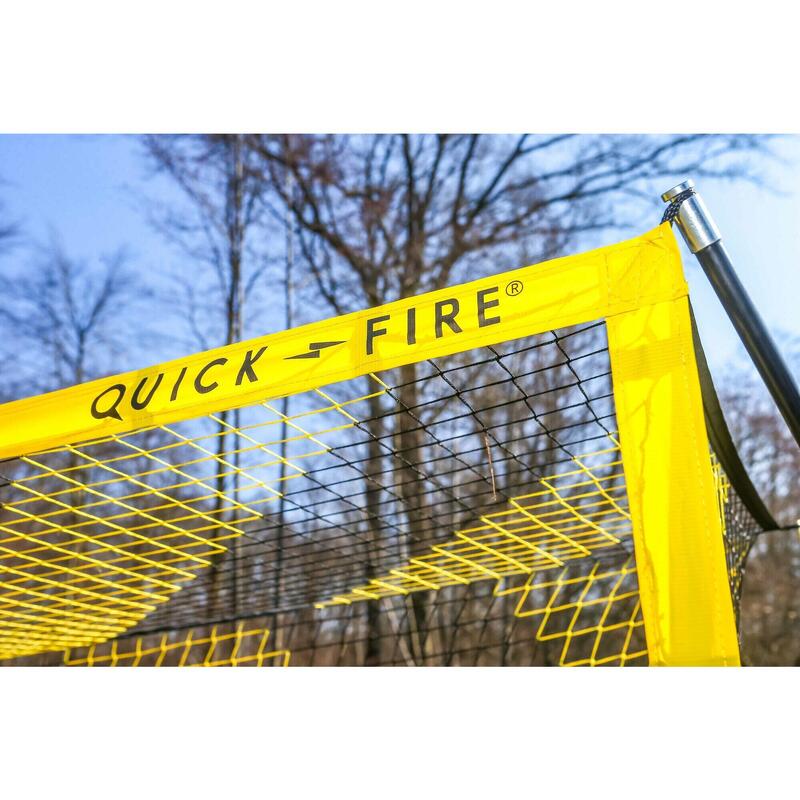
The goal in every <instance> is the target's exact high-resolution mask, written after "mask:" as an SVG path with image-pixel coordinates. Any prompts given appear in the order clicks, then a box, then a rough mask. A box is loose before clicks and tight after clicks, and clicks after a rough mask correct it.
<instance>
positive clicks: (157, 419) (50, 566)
mask: <svg viewBox="0 0 800 800" xmlns="http://www.w3.org/2000/svg"><path fill="white" fill-rule="evenodd" d="M0 420H2V428H0V458H1V459H4V460H3V461H2V462H0V503H2V505H1V506H0V659H6V660H12V659H16V661H15V663H20V660H22V661H24V660H25V659H28V661H29V662H30V660H31V659H33V660H34V661H36V663H63V664H67V665H86V666H93V665H130V666H144V665H153V666H159V665H195V664H197V665H208V666H211V665H222V664H228V665H232V666H236V665H248V664H250V665H258V666H262V665H286V664H292V665H294V664H563V665H583V664H586V665H601V664H629V663H630V664H638V663H643V664H646V663H650V664H738V662H739V654H738V644H737V634H736V617H735V605H736V602H737V601H738V594H737V591H738V589H739V588H740V582H741V558H739V556H741V554H742V553H744V552H745V550H746V546H747V542H746V541H745V538H742V537H741V536H739V537H738V538H737V536H736V533H737V530H741V526H739V527H737V524H738V523H737V520H738V519H740V518H741V515H739V516H734V515H732V511H731V509H733V508H734V506H735V504H736V503H737V502H738V498H737V497H736V493H735V492H734V491H732V490H731V487H730V484H729V483H728V481H727V479H726V478H725V476H724V473H723V472H722V471H721V469H720V467H719V465H718V464H716V462H714V461H713V460H712V454H711V448H710V444H709V438H708V434H707V430H706V424H705V420H704V410H703V396H702V393H701V389H700V382H699V378H698V370H697V365H696V359H695V345H694V343H693V337H692V327H691V318H690V312H689V306H688V295H687V287H686V283H685V280H684V278H683V273H682V270H681V266H680V258H679V255H678V251H677V248H676V245H675V241H674V239H673V236H672V232H671V230H670V228H669V226H668V225H662V226H660V227H659V228H656V229H655V230H653V231H651V232H649V233H647V234H645V235H644V236H641V237H638V238H636V239H633V240H630V241H627V242H623V243H621V244H618V245H614V246H612V247H608V248H603V249H601V250H596V251H592V252H591V253H587V254H583V255H578V256H572V257H569V258H565V259H559V260H557V261H553V262H548V263H546V264H541V265H536V266H532V267H526V268H523V269H520V270H514V271H512V272H508V273H504V274H500V275H496V276H493V277H491V278H487V279H483V280H480V281H476V282H474V283H471V284H465V285H463V286H457V287H452V288H449V289H444V290H441V291H438V292H433V293H431V294H428V295H423V296H420V297H415V298H409V299H406V300H401V301H397V302H395V303H391V304H389V305H386V306H383V307H380V308H375V309H368V310H365V311H363V312H358V313H355V314H350V315H346V316H343V317H338V318H336V319H333V320H328V321H325V322H320V323H314V324H312V325H308V326H304V327H301V328H297V329H294V330H291V331H286V332H284V333H279V334H273V335H271V336H266V337H263V338H261V339H258V340H253V341H250V342H243V343H239V344H235V345H230V346H228V347H226V348H221V349H219V350H215V351H209V352H207V353H199V354H196V355H194V356H191V357H188V358H185V359H180V360H178V361H174V362H170V363H168V364H162V365H158V366H156V367H152V368H148V369H144V370H141V371H138V372H133V373H127V374H124V375H118V376H112V377H109V378H105V379H101V380H99V381H94V382H92V383H88V384H82V385H80V386H76V387H71V388H68V389H64V390H61V391H58V392H54V393H51V394H49V395H42V396H40V397H34V398H29V399H23V400H18V401H15V402H12V403H8V404H6V405H5V406H0ZM737 513H738V512H737ZM737 548H738V549H737ZM734 551H735V552H734ZM737 553H738V554H739V555H738V556H737V555H736V554H737ZM726 558H727V562H726ZM737 559H738V560H737ZM737 570H739V572H738V573H737ZM37 659H38V661H37Z"/></svg>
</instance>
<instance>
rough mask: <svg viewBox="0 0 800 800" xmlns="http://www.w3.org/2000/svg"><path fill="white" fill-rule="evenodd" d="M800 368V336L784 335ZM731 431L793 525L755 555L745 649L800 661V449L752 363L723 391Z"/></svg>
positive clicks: (745, 605) (765, 538)
mask: <svg viewBox="0 0 800 800" xmlns="http://www.w3.org/2000/svg"><path fill="white" fill-rule="evenodd" d="M780 344H781V349H782V351H783V352H784V353H786V354H787V355H788V359H789V364H790V367H794V370H793V371H794V372H800V340H798V339H796V338H795V339H792V338H791V337H789V336H787V335H783V336H781V337H780ZM720 399H721V401H722V403H723V405H724V407H725V410H726V416H727V418H728V422H729V425H730V428H731V434H732V436H733V438H734V440H735V442H736V445H737V448H738V450H739V453H740V455H741V457H742V460H743V462H744V464H745V466H746V467H747V470H748V472H749V473H750V475H751V476H752V478H753V481H754V483H755V484H756V485H757V487H758V489H759V492H760V493H761V495H762V497H763V498H764V500H765V502H766V504H767V506H768V507H769V509H770V510H771V511H772V513H773V515H774V516H775V517H776V519H777V521H778V523H779V524H781V525H784V526H786V530H782V531H777V532H775V533H769V534H766V535H762V536H760V537H759V538H758V539H757V540H756V542H755V543H754V545H753V548H752V550H751V552H750V555H749V557H748V560H747V565H746V572H745V578H744V583H743V593H742V611H741V620H742V623H741V624H742V652H743V657H744V658H745V660H746V661H747V663H751V664H783V665H787V664H794V665H800V646H798V642H800V597H798V592H797V586H798V581H800V538H798V534H797V530H796V529H793V526H795V525H797V523H798V520H800V496H798V491H797V487H798V477H797V476H798V475H800V448H798V446H797V445H796V443H795V442H794V439H793V438H792V435H791V433H790V432H789V429H788V427H787V426H786V423H785V422H784V420H783V418H782V417H781V416H780V413H779V412H778V410H777V408H776V407H775V404H774V403H773V401H772V399H771V398H770V396H769V394H768V393H767V390H766V388H765V387H764V384H763V382H762V381H761V379H760V378H759V376H758V374H757V373H756V372H755V369H754V368H753V367H752V365H751V364H750V363H749V362H745V363H744V365H742V364H738V365H731V367H730V368H729V369H727V370H726V371H725V377H724V379H723V383H722V385H721V388H720Z"/></svg>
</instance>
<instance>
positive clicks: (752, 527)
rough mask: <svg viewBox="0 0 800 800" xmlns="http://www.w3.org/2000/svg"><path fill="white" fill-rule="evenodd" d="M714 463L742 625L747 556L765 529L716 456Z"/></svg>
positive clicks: (735, 606) (727, 556)
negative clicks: (734, 486)
mask: <svg viewBox="0 0 800 800" xmlns="http://www.w3.org/2000/svg"><path fill="white" fill-rule="evenodd" d="M712 467H713V470H714V477H715V480H716V484H717V492H718V496H719V503H720V517H721V519H722V532H723V536H724V539H725V560H726V563H727V567H728V580H729V582H730V586H731V598H732V599H733V610H734V613H735V615H736V626H737V628H739V626H740V614H739V612H740V604H741V599H742V582H743V581H744V574H745V567H746V565H747V557H748V555H749V554H750V549H751V548H752V546H753V544H754V543H755V540H756V538H757V537H758V535H759V534H760V533H761V532H762V529H761V526H760V525H759V524H758V522H757V521H756V520H755V518H754V517H753V515H752V514H751V513H750V511H749V510H748V509H747V506H746V505H745V504H744V502H743V501H742V498H741V497H740V496H739V495H738V494H737V492H736V490H735V489H734V488H733V487H732V486H731V484H730V482H729V480H728V477H727V475H726V474H725V471H724V470H723V469H722V467H721V466H720V464H719V463H718V462H717V460H716V458H712Z"/></svg>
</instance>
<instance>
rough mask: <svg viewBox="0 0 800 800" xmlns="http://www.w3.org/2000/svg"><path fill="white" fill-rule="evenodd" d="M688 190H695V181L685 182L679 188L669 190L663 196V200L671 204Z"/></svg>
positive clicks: (674, 187)
mask: <svg viewBox="0 0 800 800" xmlns="http://www.w3.org/2000/svg"><path fill="white" fill-rule="evenodd" d="M688 189H694V181H693V180H692V179H691V178H690V179H688V180H685V181H683V183H679V184H678V185H677V186H673V187H672V188H671V189H667V191H666V192H664V194H662V195H661V199H662V200H663V201H664V202H665V203H669V202H671V201H672V200H673V199H674V198H676V197H677V196H678V195H679V194H680V193H681V192H685V191H687V190H688Z"/></svg>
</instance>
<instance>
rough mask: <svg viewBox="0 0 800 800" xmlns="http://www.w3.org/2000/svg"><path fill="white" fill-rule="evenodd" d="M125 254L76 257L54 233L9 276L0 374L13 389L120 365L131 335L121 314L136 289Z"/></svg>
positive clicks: (52, 385) (0, 318) (38, 387)
mask: <svg viewBox="0 0 800 800" xmlns="http://www.w3.org/2000/svg"><path fill="white" fill-rule="evenodd" d="M128 261H129V259H128V256H127V254H126V252H125V250H124V249H120V250H117V251H116V252H114V253H112V254H110V255H108V256H101V257H100V258H99V259H97V264H93V263H92V262H90V261H87V260H79V259H75V258H72V257H71V256H69V255H68V254H67V253H66V252H65V251H64V250H63V248H62V247H61V245H60V244H59V243H58V242H57V241H56V240H55V239H54V240H53V241H52V242H51V243H50V245H49V246H47V247H46V248H40V250H39V255H38V257H37V258H36V259H35V260H34V262H33V264H32V265H31V266H29V267H28V268H27V269H26V270H25V271H24V273H23V274H21V275H18V276H16V277H15V278H14V279H13V280H10V281H9V282H8V287H7V292H6V297H5V302H4V304H3V306H2V308H0V323H2V324H4V325H5V326H7V328H8V330H9V332H10V333H13V335H12V336H6V337H4V341H5V342H7V343H8V342H12V341H13V343H14V346H13V350H12V351H11V352H8V353H7V357H8V358H9V360H10V364H11V368H10V369H8V370H7V371H6V374H7V375H11V376H13V378H12V381H13V384H14V386H13V387H12V388H15V389H16V393H19V392H31V391H47V390H51V389H56V388H60V387H62V386H66V385H70V384H73V383H81V382H82V381H86V380H90V379H91V378H95V377H98V376H101V375H105V374H109V373H113V372H117V371H119V360H120V357H121V356H122V355H123V354H124V353H126V352H129V350H130V342H131V339H132V337H131V330H130V329H126V327H125V326H124V325H123V324H121V319H122V318H123V316H124V314H125V312H126V311H128V310H130V309H131V307H132V305H133V304H134V303H135V302H136V301H137V300H138V299H140V298H141V297H142V296H143V290H142V288H141V287H140V286H139V284H138V282H137V280H136V278H135V276H134V273H133V272H132V271H131V270H130V269H129V267H128ZM139 329H140V328H139Z"/></svg>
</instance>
